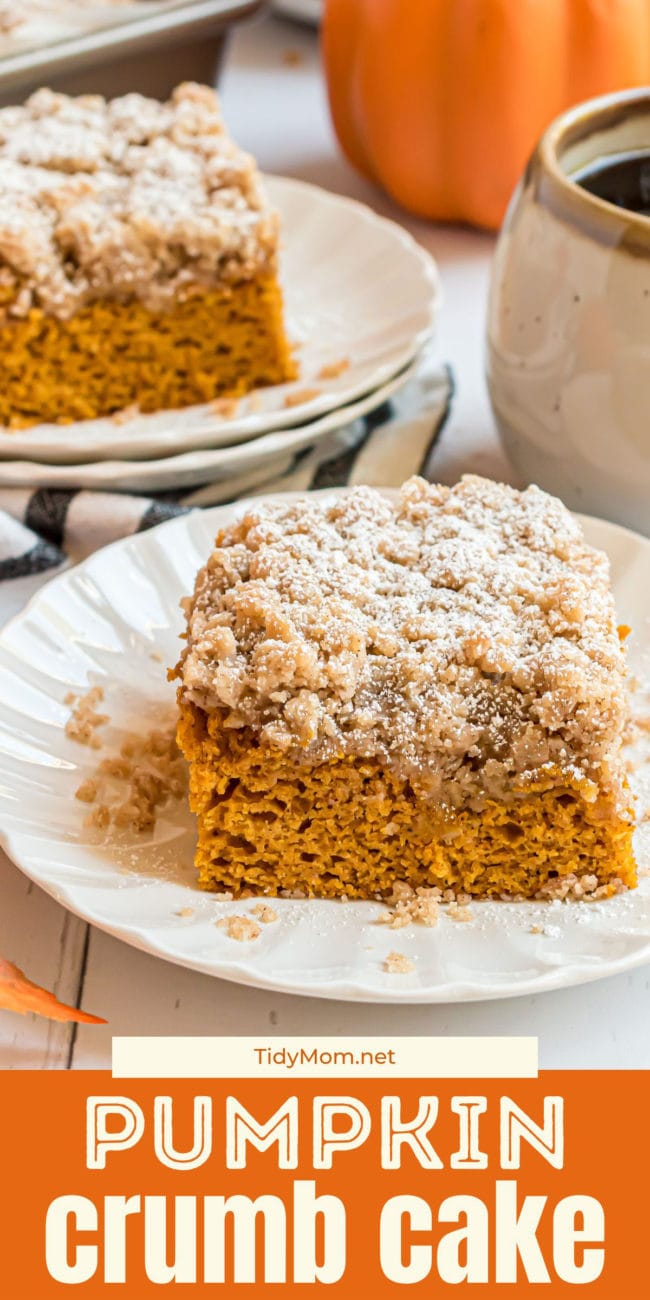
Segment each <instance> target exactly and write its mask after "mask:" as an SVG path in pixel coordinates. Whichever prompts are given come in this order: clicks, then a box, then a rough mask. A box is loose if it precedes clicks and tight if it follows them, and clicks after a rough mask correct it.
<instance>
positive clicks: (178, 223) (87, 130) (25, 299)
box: [0, 83, 278, 317]
mask: <svg viewBox="0 0 650 1300" xmlns="http://www.w3.org/2000/svg"><path fill="white" fill-rule="evenodd" d="M277 238H278V223H277V217H276V215H275V213H274V212H273V211H272V210H271V208H270V207H269V204H268V201H267V199H266V196H265V194H264V190H263V187H262V185H261V182H260V178H259V173H258V172H257V168H256V166H255V163H254V161H253V159H252V158H250V157H249V156H248V155H247V154H245V153H243V152H242V151H241V150H240V149H239V148H238V147H237V146H236V145H235V144H234V143H233V141H232V140H231V139H230V138H229V136H228V135H227V133H226V131H225V127H224V124H223V120H222V117H221V112H220V109H219V101H218V99H217V96H216V94H215V92H214V91H213V90H211V89H210V88H209V87H207V86H197V85H193V84H191V83H188V84H185V85H182V86H179V87H177V89H176V90H175V91H174V93H173V95H172V97H171V99H170V101H169V102H168V103H165V104H161V103H158V102H157V101H156V100H153V99H147V98H145V97H144V96H142V95H138V94H129V95H124V96H122V97H121V98H119V99H114V100H111V101H109V102H107V101H106V100H104V99H103V98H102V97H101V96H100V95H82V96H79V97H78V98H71V97H69V96H67V95H59V94H54V93H53V92H52V91H49V90H39V91H37V92H36V93H35V94H34V95H32V96H31V98H30V99H28V100H27V103H26V104H25V105H20V106H16V107H13V106H12V107H9V108H3V109H1V110H0V292H1V295H2V300H3V301H5V302H7V309H8V312H9V314H10V315H14V316H25V315H26V314H27V313H28V312H29V311H30V310H31V308H32V307H34V306H38V307H41V308H42V309H43V310H45V311H46V312H49V313H50V314H54V315H57V316H60V317H67V316H70V315H72V314H73V313H74V311H75V310H76V309H77V308H78V307H79V306H80V305H81V304H82V303H84V302H86V301H90V300H93V299H102V298H126V299H128V298H130V297H132V296H135V297H137V298H138V299H139V300H140V301H141V302H143V303H144V304H145V306H147V307H148V308H150V309H151V310H156V309H159V308H163V307H165V305H168V304H170V303H171V302H173V301H175V300H176V299H178V298H181V299H182V298H183V296H184V294H186V293H188V292H192V291H195V290H196V287H197V286H199V287H210V286H214V285H215V284H226V285H227V284H229V283H232V282H233V281H236V280H241V279H251V278H253V277H254V276H255V275H256V274H259V273H260V272H262V271H266V270H271V269H273V267H274V260H275V253H276V248H277Z"/></svg>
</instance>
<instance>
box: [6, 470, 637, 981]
mask: <svg viewBox="0 0 650 1300" xmlns="http://www.w3.org/2000/svg"><path fill="white" fill-rule="evenodd" d="M353 490H354V489H353V488H352V487H349V486H344V487H338V488H337V487H331V488H321V489H319V490H317V491H298V492H277V493H270V494H268V495H264V496H261V497H242V498H240V499H238V500H237V501H236V502H230V503H227V505H215V506H211V507H208V508H207V509H205V510H192V511H190V512H188V514H186V515H182V516H179V517H177V518H175V519H171V520H167V521H165V522H164V523H162V524H158V525H156V527H155V528H153V529H149V530H147V532H145V533H133V534H130V535H129V536H128V537H123V538H120V539H118V540H117V541H115V542H111V543H110V544H109V545H108V546H105V547H101V548H100V549H99V550H97V551H95V552H93V553H92V554H91V555H89V556H88V557H87V558H86V559H84V560H83V561H81V562H80V563H79V564H77V565H74V566H71V567H70V568H67V569H65V570H64V571H63V572H61V573H59V574H57V575H56V576H55V577H53V578H51V579H50V580H49V581H47V582H45V583H44V584H43V585H42V586H41V587H39V589H38V590H37V591H36V592H34V594H33V595H32V596H31V598H30V599H29V601H28V602H27V604H26V605H25V606H24V607H23V609H21V610H19V611H18V612H17V613H16V614H14V615H13V617H12V618H10V619H9V620H8V621H7V623H6V624H5V625H4V626H3V627H2V628H1V629H0V647H2V646H3V644H4V643H5V640H6V638H7V637H8V636H9V635H10V634H11V633H12V631H13V629H15V627H16V626H17V625H19V624H20V623H21V622H22V621H23V620H25V619H26V618H28V617H29V616H30V615H31V613H32V611H33V609H34V608H35V607H37V606H38V603H39V601H40V600H41V599H42V598H43V597H44V595H45V593H50V592H52V590H53V589H54V590H55V588H56V585H57V584H64V583H66V582H67V581H68V580H69V578H70V576H71V575H72V574H79V573H80V572H83V571H89V570H91V569H92V567H93V563H94V562H95V561H96V560H97V559H98V557H100V556H101V557H103V556H105V555H106V554H110V553H115V552H117V551H120V550H132V549H137V547H138V545H139V544H140V542H141V541H142V539H144V538H146V537H148V536H150V535H151V534H153V533H159V531H160V530H161V529H165V530H167V531H169V532H172V531H173V530H178V531H179V532H181V531H182V530H183V528H184V527H186V526H187V523H188V520H189V519H190V518H191V517H192V516H193V515H195V514H196V515H199V516H202V517H204V518H206V517H207V518H208V519H209V516H210V515H212V514H214V515H216V514H217V513H218V512H221V511H223V510H224V509H227V510H229V511H232V510H233V509H236V510H239V509H242V510H244V511H245V510H246V509H247V508H250V506H251V505H252V506H255V505H257V506H259V505H260V504H262V503H263V502H266V501H277V500H279V501H283V500H286V501H289V500H295V499H297V498H304V497H306V496H309V497H319V498H321V499H323V498H326V497H331V496H341V495H346V494H348V493H349V492H351V491H353ZM378 490H379V491H382V492H385V493H386V494H387V495H389V496H394V495H395V494H396V492H397V490H398V489H396V488H391V487H387V488H380V489H378ZM574 518H576V519H577V520H578V521H579V522H580V523H581V524H582V525H583V526H584V525H587V526H589V525H590V524H594V525H597V526H601V527H602V526H604V527H605V528H606V529H607V530H610V529H611V530H612V531H613V533H614V535H619V536H621V537H622V538H624V539H628V540H630V541H631V542H632V543H633V544H634V545H635V547H637V548H638V547H641V548H642V549H646V548H647V549H648V553H649V554H650V538H648V537H644V536H643V535H642V534H640V533H637V532H635V531H634V530H633V529H630V528H627V527H625V526H624V525H622V524H617V523H613V522H611V521H609V520H606V519H602V518H600V517H598V516H593V515H584V514H577V513H576V514H574ZM1 805H2V796H0V806H1ZM0 847H2V848H3V849H4V851H5V852H6V853H7V855H8V857H9V858H10V860H11V861H12V862H13V863H14V865H15V866H16V867H17V869H18V870H19V871H21V872H22V873H23V874H24V875H25V876H27V878H28V879H29V880H32V881H33V882H34V883H35V884H37V885H38V886H39V887H40V888H42V889H44V890H45V892H46V893H48V894H49V895H50V896H51V897H53V898H54V899H55V900H56V901H57V902H59V903H60V904H61V905H62V906H64V907H65V908H67V910H69V911H71V912H72V913H74V915H76V916H78V917H80V918H81V919H83V920H85V921H86V922H87V923H88V924H90V925H94V926H96V927H97V929H99V930H102V931H104V932H105V933H107V934H110V935H111V936H113V937H114V938H117V939H119V940H120V941H122V942H124V943H128V944H129V945H130V946H131V947H134V948H137V949H138V950H140V951H142V952H146V953H147V954H148V955H150V956H154V957H156V958H159V959H162V960H164V961H169V962H171V963H173V964H174V965H178V966H182V967H185V968H187V969H189V970H195V971H197V972H199V973H201V974H204V975H208V976H209V977H210V978H213V979H214V978H216V979H222V980H224V981H226V982H228V983H237V984H242V985H246V986H247V987H253V988H259V989H261V990H267V991H273V992H281V993H288V994H291V995H292V996H297V997H310V998H321V999H326V1000H330V1001H350V1002H358V1003H366V1002H367V1003H375V1004H382V1003H386V1004H398V1003H399V1004H407V1005H454V1004H462V1003H471V1002H486V1001H505V1000H506V999H507V1000H510V999H511V998H516V997H524V996H528V995H532V994H536V993H546V992H554V991H559V990H560V989H564V988H574V987H579V986H580V985H583V984H588V983H593V982H595V981H596V980H600V979H608V978H611V977H614V976H616V975H619V974H623V973H624V972H626V971H629V970H633V969H636V968H638V967H641V966H644V965H647V964H648V963H650V937H649V938H648V940H647V942H646V944H645V945H644V946H642V947H640V948H639V949H638V950H636V951H634V952H631V953H626V954H624V955H622V956H621V957H619V958H616V959H608V960H607V961H606V962H605V963H599V964H594V965H593V966H583V967H575V966H573V967H572V966H571V964H570V963H569V964H568V965H567V964H563V965H558V966H551V967H548V968H547V969H545V970H544V971H543V972H542V973H541V974H540V973H537V974H535V975H534V976H532V977H530V978H528V979H522V978H520V977H514V978H513V980H512V981H511V982H510V983H508V984H504V985H496V984H494V983H490V982H489V981H484V982H483V983H482V984H480V985H478V984H477V983H475V982H473V981H466V980H465V981H456V982H447V983H446V984H444V985H441V986H425V987H424V988H421V987H413V986H411V987H403V988H400V987H399V986H398V987H392V986H391V987H386V988H385V989H384V988H369V987H364V985H363V983H359V982H358V980H355V979H350V978H346V979H332V980H329V981H327V980H322V981H320V982H319V983H314V984H313V985H305V984H299V985H296V983H295V982H291V978H290V976H287V977H285V978H277V977H273V976H272V975H269V974H268V973H267V972H266V971H259V970H256V969H255V968H254V962H253V964H251V962H250V961H249V960H248V959H247V955H245V956H242V958H241V959H240V960H238V961H237V960H233V961H232V962H229V961H228V960H227V959H223V958H222V957H221V956H219V957H217V958H216V960H213V961H212V962H210V963H208V962H204V961H202V960H200V959H194V960H193V959H192V958H191V957H188V956H187V955H184V954H177V953H174V952H170V951H168V950H167V949H165V948H164V946H163V945H162V944H161V942H160V941H158V940H157V939H156V938H155V935H153V934H152V933H151V932H150V933H149V934H148V935H147V936H144V935H143V934H142V927H141V926H139V925H133V926H124V925H120V924H117V923H113V922H107V921H106V920H105V919H103V918H102V917H98V916H97V913H96V911H95V909H94V908H93V907H92V906H83V905H80V904H79V903H78V902H77V901H75V898H74V894H75V891H74V887H71V888H67V887H66V886H65V885H61V884H60V883H58V882H56V881H55V880H52V879H51V878H50V877H49V874H47V873H46V874H45V875H43V874H42V872H41V871H39V870H38V869H35V868H33V867H32V866H31V865H30V864H29V862H28V861H26V860H25V857H24V856H23V854H22V852H21V850H20V849H19V848H18V847H17V846H16V845H15V843H14V834H13V833H12V832H11V831H7V830H6V829H5V828H4V827H2V826H1V825H0ZM283 901H284V900H283ZM286 901H287V902H290V900H286ZM323 901H325V902H331V900H320V899H313V900H302V904H301V905H303V906H304V904H305V902H307V903H309V904H312V903H313V904H316V905H318V904H319V903H321V902H323ZM357 901H362V900H357ZM366 905H367V904H366ZM352 906H354V900H353V902H352ZM521 906H526V904H521ZM576 906H579V904H576ZM603 964H604V966H605V968H604V969H603V968H602V967H603ZM567 977H568V978H567Z"/></svg>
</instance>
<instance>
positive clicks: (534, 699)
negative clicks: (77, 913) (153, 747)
mask: <svg viewBox="0 0 650 1300" xmlns="http://www.w3.org/2000/svg"><path fill="white" fill-rule="evenodd" d="M186 607H187V609H186V612H187V628H188V630H187V644H186V648H185V650H184V653H183V655H182V658H181V661H180V663H179V665H178V667H177V669H176V675H177V676H178V677H179V678H180V688H179V706H180V721H179V728H178V739H179V744H180V746H181V749H182V750H183V753H184V754H185V756H186V758H187V759H188V760H189V764H190V800H191V806H192V809H193V811H194V812H195V813H196V816H197V819H198V832H199V838H198V848H197V854H196V865H197V868H198V871H199V879H200V883H201V885H202V886H203V887H205V888H206V889H218V890H223V889H230V890H232V891H233V893H234V894H235V895H237V894H239V893H240V892H241V891H242V890H250V891H253V892H256V893H263V894H278V893H281V892H283V891H288V892H289V893H295V892H298V893H300V894H305V895H307V896H323V897H336V896H340V895H344V894H345V895H348V896H349V897H356V898H374V897H377V896H381V897H386V896H388V895H390V894H391V892H392V890H393V887H394V885H395V883H396V882H406V883H408V884H409V885H411V886H412V887H416V888H417V887H420V886H424V887H439V888H440V889H442V890H452V891H454V892H455V893H462V894H470V895H474V896H476V897H496V898H501V897H506V896H507V897H512V896H514V897H521V896H524V897H526V898H533V897H536V898H540V897H541V898H544V897H567V896H573V897H587V896H588V897H592V898H593V897H601V896H605V895H609V894H613V893H615V892H617V891H619V890H620V889H622V888H625V887H629V886H633V885H634V884H635V864H634V858H633V852H632V829H633V821H632V816H631V813H630V810H629V802H630V800H629V796H628V792H627V790H626V783H625V773H624V764H623V760H622V755H621V746H622V740H623V732H624V726H625V722H626V717H627V697H626V681H625V679H626V667H625V656H624V652H623V649H622V646H621V643H620V639H619V635H618V629H617V625H616V615H615V610H614V602H613V598H612V594H611V590H610V583H609V569H608V562H607V559H606V557H605V556H604V555H603V554H601V553H600V552H598V551H595V550H593V549H592V547H590V546H588V545H587V543H586V542H585V539H584V537H583V534H582V531H581V528H580V526H579V524H578V523H577V522H576V521H575V520H574V519H573V518H572V516H571V515H570V514H569V512H568V511H567V510H566V509H565V507H564V506H563V505H562V503H561V502H560V501H558V500H556V499H555V498H553V497H550V496H548V495H546V493H544V492H542V491H541V490H540V489H539V488H536V487H530V488H528V489H527V490H526V491H525V492H518V491H516V490H515V489H514V488H510V487H506V486H504V485H502V484H498V483H493V482H491V481H489V480H487V479H482V478H477V477H471V476H470V477H465V478H464V479H463V480H462V481H461V482H460V483H459V484H458V485H457V486H455V487H453V488H448V487H441V486H437V485H432V484H428V483H426V482H425V481H424V480H422V479H420V478H413V479H411V480H409V482H407V483H406V484H404V486H403V488H402V489H401V491H400V493H399V494H393V496H392V497H389V496H387V495H383V494H381V493H380V492H378V491H375V490H373V489H371V488H363V487H362V488H357V489H355V490H353V491H352V492H350V493H349V494H346V495H343V496H338V497H331V496H330V497H324V498H322V497H321V498H307V499H300V500H290V501H286V502H282V503H279V504H272V505H268V506H260V507H259V508H258V509H256V508H253V509H251V510H249V512H248V513H247V514H246V515H245V516H244V517H243V518H242V519H240V520H239V521H238V522H237V523H234V524H232V525H231V526H230V527H228V528H225V529H224V530H223V531H222V532H221V533H220V534H219V536H218V538H217V541H216V546H215V549H214V551H213V552H212V554H211V556H210V558H209V559H208V562H207V564H206V565H205V567H204V568H203V569H202V570H201V572H200V573H199V575H198V578H197V582H196V587H195V591H194V595H193V597H191V598H190V599H189V600H188V601H187V602H186Z"/></svg>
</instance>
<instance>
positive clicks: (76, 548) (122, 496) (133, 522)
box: [0, 366, 454, 604]
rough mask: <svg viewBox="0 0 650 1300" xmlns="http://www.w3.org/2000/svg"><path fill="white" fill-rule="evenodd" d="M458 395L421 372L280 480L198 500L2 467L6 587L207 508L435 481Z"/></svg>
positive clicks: (1, 571)
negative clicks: (13, 476)
mask: <svg viewBox="0 0 650 1300" xmlns="http://www.w3.org/2000/svg"><path fill="white" fill-rule="evenodd" d="M453 390H454V384H453V377H452V374H451V371H450V369H449V367H442V368H440V367H432V366H424V367H420V368H419V369H418V372H417V374H416V376H415V377H414V378H413V379H411V380H410V381H409V382H408V384H406V385H405V387H404V388H403V389H401V390H400V391H399V392H398V393H396V394H395V395H394V397H393V398H391V400H390V401H389V402H386V403H385V404H384V405H383V406H380V407H378V408H377V409H376V410H374V411H372V412H371V413H370V414H369V415H366V416H363V417H362V418H361V419H359V420H355V421H354V423H353V424H350V425H347V426H345V427H344V428H342V429H339V430H337V431H336V432H335V433H333V434H331V435H330V436H328V437H327V438H326V439H324V440H323V441H322V442H320V443H319V444H317V445H316V446H314V447H312V448H308V449H307V450H306V451H302V452H300V453H298V454H297V455H296V457H295V458H294V459H293V461H292V462H291V464H290V465H289V466H286V465H284V466H283V467H282V469H281V471H278V467H277V463H276V465H275V466H274V465H270V466H269V468H268V477H267V478H264V476H263V475H261V474H260V469H259V467H258V468H257V470H255V468H254V465H253V469H252V470H251V472H250V473H249V474H248V475H242V476H240V477H238V478H227V479H221V480H220V481H214V482H211V483H208V484H205V485H204V486H203V487H201V488H199V489H194V490H193V491H191V492H189V493H188V492H180V493H174V492H166V493H163V494H160V495H157V496H155V497H146V496H134V495H132V494H129V493H126V492H125V493H121V492H103V491H86V490H78V491H63V490H60V489H55V488H40V489H38V490H30V489H29V488H15V487H10V488H3V487H2V462H0V582H5V583H6V582H16V580H19V579H28V580H30V581H29V582H28V583H27V584H26V585H27V588H28V590H27V592H26V594H29V592H30V590H31V589H33V588H35V586H37V585H39V580H40V581H43V580H44V579H45V578H46V577H49V576H50V575H51V574H52V573H53V572H55V571H57V570H59V569H61V568H62V567H64V566H65V565H67V564H70V563H76V562H77V561H78V560H80V559H83V558H84V557H85V556H87V555H90V554H91V552H93V551H95V550H98V549H99V548H100V547H101V546H106V545H107V544H108V543H109V542H114V541H116V540H117V539H118V538H120V537H126V536H128V535H129V534H132V533H136V532H141V531H143V530H144V529H147V528H152V527H153V526H154V525H155V524H159V523H163V522H164V521H165V520H167V519H172V518H174V516H176V515H178V514H182V513H183V512H185V511H187V510H191V509H195V508H197V507H201V506H207V505H216V504H219V503H224V502H227V501H233V500H236V499H238V498H239V497H243V496H256V495H257V496H259V495H260V494H267V493H272V492H283V491H285V492H288V491H300V492H304V491H310V490H312V489H315V488H325V487H340V486H342V485H345V484H349V485H352V484H356V483H369V484H371V485H374V486H376V487H388V486H393V485H397V484H399V483H401V482H402V481H403V480H404V479H405V478H408V477H409V475H411V474H423V475H425V477H426V476H429V477H430V474H429V466H430V461H431V458H432V454H433V450H434V448H435V445H436V443H437V440H438V438H439V437H440V435H441V433H442V430H443V428H444V426H445V424H446V422H447V419H448V417H449V413H450V409H451V403H452V398H453ZM20 585H21V586H22V585H23V584H20ZM5 594H7V593H6V588H5ZM16 594H17V593H16ZM10 603H11V604H13V603H14V602H13V601H11V602H10ZM21 603H22V601H21Z"/></svg>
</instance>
